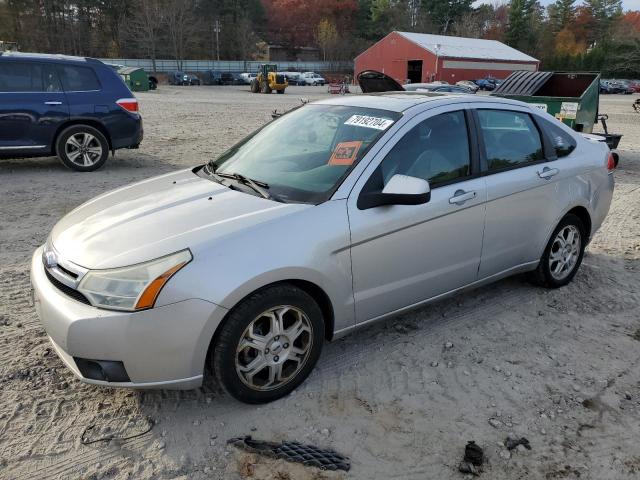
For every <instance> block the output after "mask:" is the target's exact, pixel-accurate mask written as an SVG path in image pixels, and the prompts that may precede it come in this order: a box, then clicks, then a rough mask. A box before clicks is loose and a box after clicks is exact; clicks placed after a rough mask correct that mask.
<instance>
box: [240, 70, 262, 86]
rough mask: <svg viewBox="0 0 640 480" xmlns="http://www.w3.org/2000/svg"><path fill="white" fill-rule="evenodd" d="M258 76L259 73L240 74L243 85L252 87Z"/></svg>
mask: <svg viewBox="0 0 640 480" xmlns="http://www.w3.org/2000/svg"><path fill="white" fill-rule="evenodd" d="M257 75H258V74H257V73H248V72H245V73H241V74H240V80H241V82H242V84H243V85H251V82H252V81H253V79H254V78H256V76H257Z"/></svg>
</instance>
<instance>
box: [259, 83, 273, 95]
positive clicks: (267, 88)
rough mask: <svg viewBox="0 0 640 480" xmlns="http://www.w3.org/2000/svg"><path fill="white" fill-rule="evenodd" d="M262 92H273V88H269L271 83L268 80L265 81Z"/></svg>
mask: <svg viewBox="0 0 640 480" xmlns="http://www.w3.org/2000/svg"><path fill="white" fill-rule="evenodd" d="M261 91H262V93H267V94H268V93H271V89H270V88H269V83H268V82H266V81H265V82H263V83H262V89H261Z"/></svg>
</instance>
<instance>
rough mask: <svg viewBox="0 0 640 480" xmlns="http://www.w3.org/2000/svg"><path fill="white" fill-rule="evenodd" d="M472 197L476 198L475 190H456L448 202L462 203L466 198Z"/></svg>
mask: <svg viewBox="0 0 640 480" xmlns="http://www.w3.org/2000/svg"><path fill="white" fill-rule="evenodd" d="M472 198H476V192H465V191H464V190H456V193H454V194H453V197H451V198H450V199H449V203H451V204H452V205H453V204H456V205H462V204H463V203H464V202H466V201H467V200H471V199H472Z"/></svg>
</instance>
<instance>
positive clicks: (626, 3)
mask: <svg viewBox="0 0 640 480" xmlns="http://www.w3.org/2000/svg"><path fill="white" fill-rule="evenodd" d="M554 1H555V0H540V3H542V5H549V4H550V3H553V2H554ZM481 3H491V4H496V3H497V4H500V3H507V2H506V1H504V2H503V1H501V0H476V2H475V3H474V5H480V4H481ZM622 9H623V10H625V11H626V10H640V0H622Z"/></svg>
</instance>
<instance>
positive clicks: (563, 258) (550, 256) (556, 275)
mask: <svg viewBox="0 0 640 480" xmlns="http://www.w3.org/2000/svg"><path fill="white" fill-rule="evenodd" d="M586 239H587V233H586V230H585V227H584V224H583V223H582V220H580V218H579V217H577V216H576V215H573V214H571V213H569V214H567V215H565V217H564V218H563V219H562V220H561V221H560V223H559V224H558V226H557V227H556V228H555V230H554V231H553V234H552V235H551V238H550V239H549V243H548V244H547V247H546V248H545V250H544V253H543V254H542V258H541V259H540V263H539V264H538V268H537V269H536V270H535V271H534V272H533V281H534V282H535V283H537V284H538V285H541V286H543V287H547V288H558V287H562V286H564V285H566V284H568V283H569V282H570V281H571V280H573V277H575V275H576V273H577V272H578V268H579V267H580V264H581V263H582V257H583V255H584V249H585V247H586Z"/></svg>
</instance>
